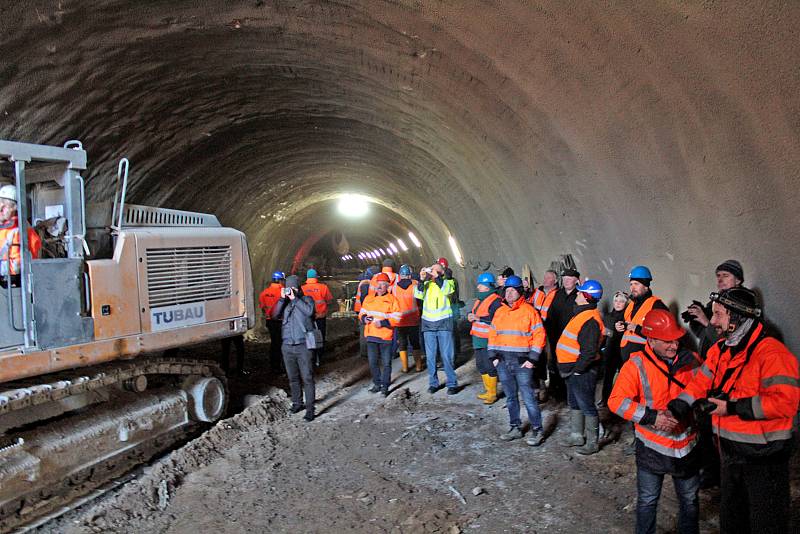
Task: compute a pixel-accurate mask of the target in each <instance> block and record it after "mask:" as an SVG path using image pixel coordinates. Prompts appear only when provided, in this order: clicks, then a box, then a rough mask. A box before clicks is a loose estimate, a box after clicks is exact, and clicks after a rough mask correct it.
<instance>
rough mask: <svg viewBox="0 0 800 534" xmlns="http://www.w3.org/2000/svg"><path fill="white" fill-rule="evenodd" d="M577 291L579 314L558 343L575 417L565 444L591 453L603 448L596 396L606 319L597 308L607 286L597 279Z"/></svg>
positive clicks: (568, 324) (563, 443)
mask: <svg viewBox="0 0 800 534" xmlns="http://www.w3.org/2000/svg"><path fill="white" fill-rule="evenodd" d="M577 291H578V294H577V295H576V297H575V305H576V308H575V315H573V316H572V319H570V321H569V322H568V323H567V326H566V327H565V328H564V332H563V333H562V334H561V337H560V338H559V340H558V344H557V345H556V359H557V360H558V370H559V373H560V374H561V377H562V378H564V379H565V381H566V384H567V402H568V404H569V409H570V419H571V421H570V434H569V436H568V437H567V439H566V440H565V441H563V442H562V443H561V444H562V445H566V446H568V447H579V446H580V448H579V449H578V450H577V452H578V454H584V455H588V454H594V453H596V452H597V451H599V450H600V447H599V445H598V438H599V435H598V429H599V428H600V424H599V423H600V420H599V418H598V414H597V405H596V404H595V398H594V397H595V391H596V390H597V372H598V368H599V366H600V347H601V346H602V343H603V330H604V327H603V319H602V317H600V310H598V309H597V303H598V302H599V301H600V299H601V298H603V286H602V285H600V282H598V281H597V280H586V281H585V282H584V283H583V284H581V285H579V286H578V287H577Z"/></svg>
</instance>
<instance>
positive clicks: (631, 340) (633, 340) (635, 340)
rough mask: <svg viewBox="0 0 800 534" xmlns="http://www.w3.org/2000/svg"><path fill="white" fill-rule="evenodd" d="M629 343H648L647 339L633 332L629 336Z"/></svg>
mask: <svg viewBox="0 0 800 534" xmlns="http://www.w3.org/2000/svg"><path fill="white" fill-rule="evenodd" d="M628 343H639V344H640V345H644V344H645V343H647V340H646V339H645V338H643V337H641V336H637V335H636V334H631V335H629V336H628Z"/></svg>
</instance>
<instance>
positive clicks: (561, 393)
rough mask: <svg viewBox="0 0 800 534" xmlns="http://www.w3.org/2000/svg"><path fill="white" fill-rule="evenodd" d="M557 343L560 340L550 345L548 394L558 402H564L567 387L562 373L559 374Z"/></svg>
mask: <svg viewBox="0 0 800 534" xmlns="http://www.w3.org/2000/svg"><path fill="white" fill-rule="evenodd" d="M557 342H558V340H555V341H554V342H552V343H550V352H549V353H548V354H547V371H548V372H547V376H548V378H549V380H550V382H549V383H548V384H547V392H548V393H549V394H550V396H551V397H553V398H555V399H556V400H564V399H566V398H567V385H566V383H565V382H564V379H563V378H562V377H561V373H559V372H558V359H557V358H556V344H557ZM542 363H543V362H542ZM540 365H541V364H540Z"/></svg>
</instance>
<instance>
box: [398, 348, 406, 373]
mask: <svg viewBox="0 0 800 534" xmlns="http://www.w3.org/2000/svg"><path fill="white" fill-rule="evenodd" d="M400 365H402V366H403V367H402V368H403V372H404V373H407V372H408V351H405V350H401V351H400Z"/></svg>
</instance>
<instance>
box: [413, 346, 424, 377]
mask: <svg viewBox="0 0 800 534" xmlns="http://www.w3.org/2000/svg"><path fill="white" fill-rule="evenodd" d="M412 354H413V355H414V367H415V369H416V370H417V372H418V373H419V372H420V371H422V354H421V353H420V351H418V350H415V351H414V352H413V353H412Z"/></svg>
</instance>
